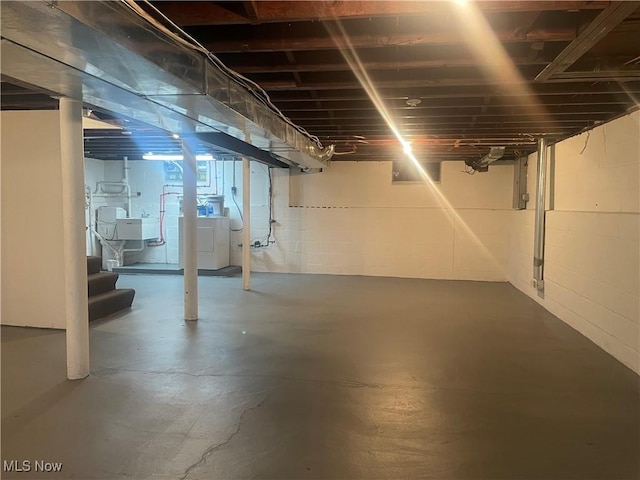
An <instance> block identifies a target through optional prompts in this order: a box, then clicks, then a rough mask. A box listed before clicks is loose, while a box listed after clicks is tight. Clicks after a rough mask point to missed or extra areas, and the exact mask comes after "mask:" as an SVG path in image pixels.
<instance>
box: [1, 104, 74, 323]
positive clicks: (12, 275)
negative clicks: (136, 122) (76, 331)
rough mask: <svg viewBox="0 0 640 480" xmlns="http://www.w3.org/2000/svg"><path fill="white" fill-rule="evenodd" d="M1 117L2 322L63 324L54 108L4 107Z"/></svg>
mask: <svg viewBox="0 0 640 480" xmlns="http://www.w3.org/2000/svg"><path fill="white" fill-rule="evenodd" d="M1 122H2V129H1V134H2V142H1V147H2V151H1V155H0V158H1V162H2V185H1V191H2V196H1V210H2V211H1V217H2V252H1V256H2V300H1V302H0V303H1V316H0V318H1V323H2V324H3V325H17V326H29V327H41V328H65V326H66V315H65V304H64V299H65V287H64V282H63V281H61V279H63V278H64V267H65V265H64V237H63V231H62V187H61V181H62V163H61V162H62V159H61V158H60V119H59V116H58V112H57V111H43V112H40V111H7V112H2V113H1ZM36 127H37V132H38V136H37V141H34V138H33V132H34V128H36Z"/></svg>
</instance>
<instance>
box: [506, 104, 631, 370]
mask: <svg viewBox="0 0 640 480" xmlns="http://www.w3.org/2000/svg"><path fill="white" fill-rule="evenodd" d="M639 123H640V113H639V112H635V113H633V114H631V115H627V116H624V117H621V118H619V119H616V120H614V121H612V122H610V123H607V124H604V125H602V126H599V127H597V128H595V129H593V130H591V131H590V132H587V133H583V134H581V135H577V136H575V137H572V138H570V139H567V140H565V141H563V142H560V143H559V144H558V145H557V146H556V152H555V172H554V176H555V182H554V184H552V185H550V186H549V187H550V188H549V192H548V193H549V194H550V198H553V200H554V201H553V203H554V205H553V206H554V207H555V209H554V210H551V211H548V212H547V213H546V231H547V233H546V242H545V270H544V280H545V291H544V295H543V296H541V295H539V294H538V292H537V291H536V290H535V289H534V288H533V287H532V285H531V279H532V265H533V258H532V252H533V229H534V223H533V222H534V211H533V205H534V201H533V199H534V196H535V155H532V156H531V157H530V158H529V168H528V179H527V180H528V190H529V192H530V193H531V194H532V201H531V202H529V205H528V209H527V210H524V211H518V212H513V214H512V225H511V236H510V261H509V281H510V282H511V283H512V284H513V285H514V286H516V287H517V288H519V289H520V290H522V291H523V292H524V293H526V294H527V295H529V296H530V297H531V298H533V299H534V300H536V301H537V302H538V303H540V304H541V305H543V306H544V307H545V308H547V309H548V310H549V311H551V312H552V313H553V314H554V315H556V316H558V317H559V318H560V319H562V320H563V321H565V322H566V323H567V324H569V325H571V326H572V327H573V328H575V329H576V330H577V331H579V332H581V333H582V334H583V335H585V336H586V337H588V338H589V339H590V340H591V341H593V342H594V343H596V344H597V345H599V346H600V347H601V348H603V349H604V350H605V351H607V352H608V353H610V354H611V355H612V356H614V357H615V358H617V359H618V360H620V361H621V362H622V363H624V364H625V365H627V366H628V367H629V368H631V369H632V370H634V371H635V372H637V373H640V354H639V353H638V352H639V350H640V345H639V343H640V331H639V325H640V258H639V256H640V235H639V231H640V189H639V188H638V181H639V178H640V139H639V138H640V137H639V133H638V132H639V131H640V124H639Z"/></svg>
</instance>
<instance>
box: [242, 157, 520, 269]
mask: <svg viewBox="0 0 640 480" xmlns="http://www.w3.org/2000/svg"><path fill="white" fill-rule="evenodd" d="M273 173H274V213H273V216H274V219H275V220H276V221H277V223H276V224H275V226H274V236H275V239H276V244H275V245H272V246H271V247H269V248H266V249H256V250H254V251H253V254H252V269H253V270H257V271H277V272H302V273H327V274H344V275H375V276H392V277H415V278H441V279H466V280H488V281H506V280H507V264H508V231H509V225H510V221H511V216H510V214H511V199H512V190H511V189H512V179H513V167H511V166H505V165H498V166H494V167H491V169H490V171H489V172H488V173H484V174H477V175H474V176H470V175H467V174H466V173H464V166H463V164H462V162H445V163H443V164H442V175H441V178H442V180H441V183H439V184H436V185H435V186H428V185H426V184H424V183H408V184H392V182H391V163H390V162H359V163H358V162H343V161H340V162H334V163H333V164H332V165H331V167H330V168H328V169H326V170H325V171H324V172H322V173H314V174H297V175H296V174H294V173H291V175H289V172H287V171H284V170H274V171H273ZM252 190H253V189H252ZM436 192H440V193H439V194H438V193H436ZM252 230H253V229H252Z"/></svg>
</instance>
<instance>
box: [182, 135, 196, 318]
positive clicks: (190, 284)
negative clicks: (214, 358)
mask: <svg viewBox="0 0 640 480" xmlns="http://www.w3.org/2000/svg"><path fill="white" fill-rule="evenodd" d="M182 157H183V162H182V170H183V171H182V195H183V200H182V216H183V221H182V228H183V229H184V231H183V232H182V238H183V239H184V245H183V250H182V252H183V255H184V256H183V263H184V319H185V320H198V237H197V228H198V225H197V223H198V211H197V209H198V198H197V197H198V177H197V162H196V155H195V152H194V151H193V149H192V147H191V145H189V140H188V139H184V140H183V141H182Z"/></svg>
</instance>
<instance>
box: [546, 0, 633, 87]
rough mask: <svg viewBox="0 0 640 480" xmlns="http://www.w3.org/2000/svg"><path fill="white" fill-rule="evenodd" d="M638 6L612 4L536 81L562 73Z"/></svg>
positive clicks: (627, 3)
mask: <svg viewBox="0 0 640 480" xmlns="http://www.w3.org/2000/svg"><path fill="white" fill-rule="evenodd" d="M639 6H640V2H636V1H633V2H632V1H628V2H613V3H612V4H611V5H610V6H608V7H607V8H606V9H604V10H603V11H602V12H601V13H600V14H599V15H598V16H597V17H596V18H595V19H594V20H593V21H592V22H591V23H590V24H589V25H588V26H587V27H586V28H585V29H584V30H583V31H582V32H580V34H579V35H578V36H577V37H576V38H575V40H573V41H572V42H571V43H570V44H569V45H568V46H567V47H566V48H565V49H564V50H563V51H562V52H560V54H559V55H558V56H557V57H556V58H555V59H554V60H553V61H552V62H551V63H550V64H549V65H547V66H546V67H545V69H544V70H542V72H540V73H539V74H538V76H537V77H536V80H537V81H544V80H549V79H551V78H553V77H554V76H555V75H557V74H559V73H562V72H564V71H565V70H566V69H567V68H569V67H570V66H571V65H573V64H574V63H575V62H576V61H577V60H578V59H579V58H580V57H582V56H583V55H584V54H585V53H587V52H588V51H589V50H591V48H592V47H593V46H594V45H596V44H597V43H598V42H599V41H600V40H602V39H603V38H604V37H605V36H606V35H607V34H608V33H609V32H611V30H613V29H614V28H615V27H617V26H618V25H619V24H620V23H621V22H622V21H623V20H624V19H625V18H627V17H628V16H629V15H631V14H632V13H633V12H634V11H635V10H636V9H638V7H639Z"/></svg>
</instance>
